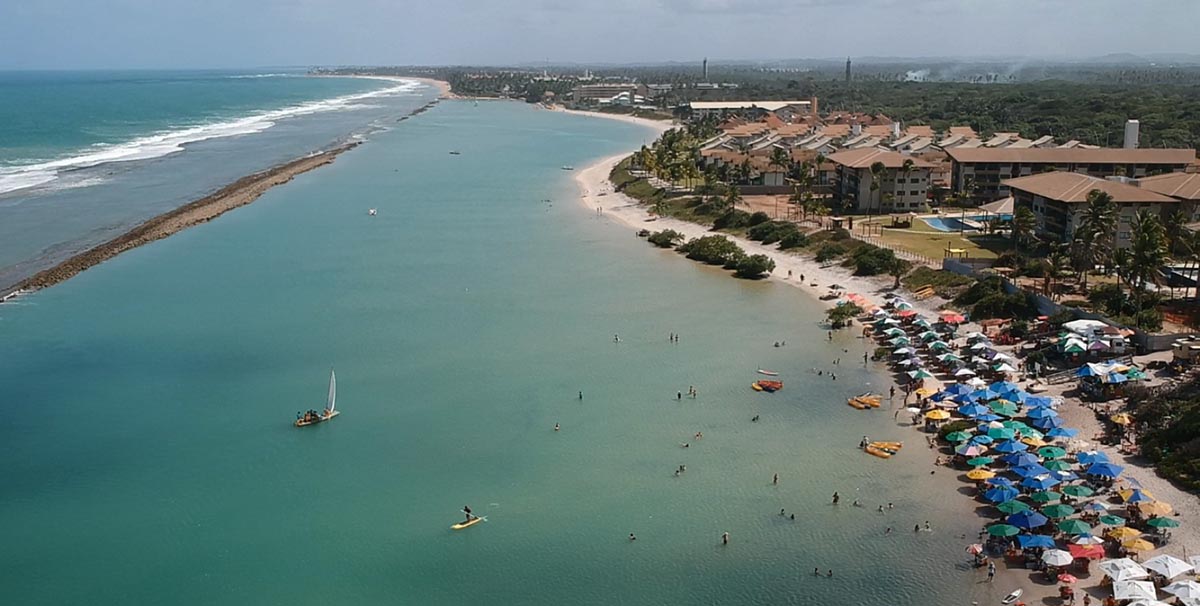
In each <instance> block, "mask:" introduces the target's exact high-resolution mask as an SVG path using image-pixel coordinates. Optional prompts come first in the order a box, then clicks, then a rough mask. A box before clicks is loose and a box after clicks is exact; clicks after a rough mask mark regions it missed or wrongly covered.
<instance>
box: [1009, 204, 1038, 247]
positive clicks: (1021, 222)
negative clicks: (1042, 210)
mask: <svg viewBox="0 0 1200 606" xmlns="http://www.w3.org/2000/svg"><path fill="white" fill-rule="evenodd" d="M1036 228H1037V216H1035V215H1034V214H1033V211H1032V210H1029V208H1027V207H1025V206H1022V207H1020V208H1018V209H1017V211H1016V212H1015V213H1013V222H1012V239H1013V248H1017V247H1019V246H1021V245H1022V244H1024V243H1025V242H1027V241H1028V240H1029V239H1030V237H1032V236H1033V230H1034V229H1036Z"/></svg>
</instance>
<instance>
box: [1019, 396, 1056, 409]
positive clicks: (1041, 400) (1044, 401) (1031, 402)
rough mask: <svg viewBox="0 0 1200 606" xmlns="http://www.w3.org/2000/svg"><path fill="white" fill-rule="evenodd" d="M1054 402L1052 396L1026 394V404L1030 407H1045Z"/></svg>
mask: <svg viewBox="0 0 1200 606" xmlns="http://www.w3.org/2000/svg"><path fill="white" fill-rule="evenodd" d="M1052 404H1054V398H1051V397H1050V396H1025V405H1026V406H1028V407H1030V408H1045V407H1047V406H1050V405H1052Z"/></svg>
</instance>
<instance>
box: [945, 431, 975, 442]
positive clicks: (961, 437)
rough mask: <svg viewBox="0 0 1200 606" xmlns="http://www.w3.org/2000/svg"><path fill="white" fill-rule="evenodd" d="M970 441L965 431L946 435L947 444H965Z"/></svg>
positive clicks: (969, 435) (969, 436)
mask: <svg viewBox="0 0 1200 606" xmlns="http://www.w3.org/2000/svg"><path fill="white" fill-rule="evenodd" d="M970 439H971V434H969V433H967V432H965V431H952V432H950V433H948V434H946V440H947V441H949V442H966V441H967V440H970Z"/></svg>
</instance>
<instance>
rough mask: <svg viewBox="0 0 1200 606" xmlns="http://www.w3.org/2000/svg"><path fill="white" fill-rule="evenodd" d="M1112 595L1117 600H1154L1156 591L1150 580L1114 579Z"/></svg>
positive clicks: (1156, 597)
mask: <svg viewBox="0 0 1200 606" xmlns="http://www.w3.org/2000/svg"><path fill="white" fill-rule="evenodd" d="M1113 597H1114V598H1116V599H1118V600H1156V599H1158V593H1157V592H1155V590H1154V583H1151V582H1150V581H1114V582H1113Z"/></svg>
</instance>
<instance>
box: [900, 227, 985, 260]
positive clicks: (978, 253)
mask: <svg viewBox="0 0 1200 606" xmlns="http://www.w3.org/2000/svg"><path fill="white" fill-rule="evenodd" d="M883 241H884V242H886V243H887V244H890V245H892V246H896V247H898V248H903V249H904V250H907V251H909V252H913V253H916V254H918V255H924V256H926V257H930V258H932V259H941V258H942V257H945V256H946V249H947V248H961V249H964V250H966V251H967V256H968V257H971V258H974V259H995V258H996V257H998V256H1000V253H1002V252H1004V247H1006V246H1008V243H1007V242H1004V241H997V240H996V239H984V238H979V239H978V241H977V240H974V239H971V238H963V237H962V236H960V235H958V234H957V233H954V232H942V233H927V232H923V231H911V230H907V229H885V230H883Z"/></svg>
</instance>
